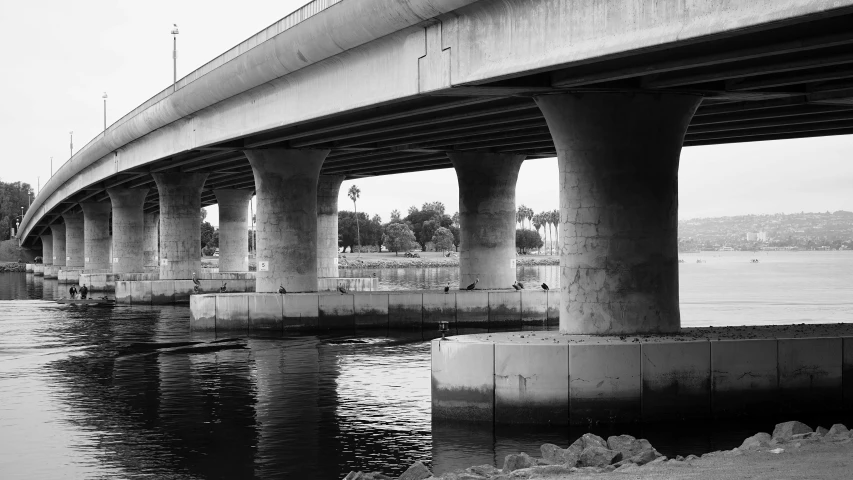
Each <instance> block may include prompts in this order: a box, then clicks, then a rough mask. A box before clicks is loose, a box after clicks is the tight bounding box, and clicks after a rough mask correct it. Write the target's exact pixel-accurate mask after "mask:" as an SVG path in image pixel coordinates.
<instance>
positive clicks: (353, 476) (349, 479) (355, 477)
mask: <svg viewBox="0 0 853 480" xmlns="http://www.w3.org/2000/svg"><path fill="white" fill-rule="evenodd" d="M362 475H364V473H362V472H356V471H354V470H350V472H349V473H348V474H347V476H346V477H344V480H361V477H362Z"/></svg>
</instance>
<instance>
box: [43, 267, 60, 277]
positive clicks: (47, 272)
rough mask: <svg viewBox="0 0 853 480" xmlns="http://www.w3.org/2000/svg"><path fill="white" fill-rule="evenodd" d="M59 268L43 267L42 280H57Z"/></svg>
mask: <svg viewBox="0 0 853 480" xmlns="http://www.w3.org/2000/svg"><path fill="white" fill-rule="evenodd" d="M60 268H61V267H60V266H59V265H45V266H44V278H47V279H48V280H51V279H52V280H57V279H58V278H59V269H60Z"/></svg>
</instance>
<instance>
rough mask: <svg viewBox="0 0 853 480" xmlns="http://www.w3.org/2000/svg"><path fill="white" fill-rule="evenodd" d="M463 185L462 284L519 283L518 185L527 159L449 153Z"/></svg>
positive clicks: (506, 285)
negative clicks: (516, 272) (521, 169)
mask: <svg viewBox="0 0 853 480" xmlns="http://www.w3.org/2000/svg"><path fill="white" fill-rule="evenodd" d="M447 156H448V157H450V161H451V162H453V168H455V169H456V178H457V181H458V182H459V223H460V227H461V228H460V235H461V238H460V240H461V241H460V247H461V248H460V253H459V285H460V287H461V288H465V287H467V286H468V285H469V284H471V283H474V282H475V281H476V280H477V279H478V278H479V279H480V281H479V283H477V289H489V288H512V284H513V283H515V280H516V275H515V219H516V217H515V183H516V180H518V169H519V168H521V162H523V161H524V158H525V157H524V155H501V154H494V153H448V154H447Z"/></svg>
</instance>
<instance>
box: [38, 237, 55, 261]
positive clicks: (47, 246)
mask: <svg viewBox="0 0 853 480" xmlns="http://www.w3.org/2000/svg"><path fill="white" fill-rule="evenodd" d="M45 231H49V230H45ZM39 236H40V237H41V263H42V265H53V236H52V235H51V234H50V233H46V234H42V235H39Z"/></svg>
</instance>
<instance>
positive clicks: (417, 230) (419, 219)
mask: <svg viewBox="0 0 853 480" xmlns="http://www.w3.org/2000/svg"><path fill="white" fill-rule="evenodd" d="M356 218H357V219H358V225H356ZM359 234H360V235H359ZM459 239H460V237H459V214H458V213H454V214H453V216H450V215H448V214H447V213H446V211H445V207H444V204H443V203H441V202H427V203H424V204H423V205H422V206H421V208H418V207H414V206H413V207H410V208H409V211H408V214H407V215H406V216H405V217H404V216H402V214H401V213H400V211H399V210H394V211H392V212H391V219H390V221H388V222H385V223H383V222H382V218H381V217H380V216H379V215H373V216H372V217H368V215H367V214H365V213H363V212H358V215H356V213H355V212H350V211H340V212H338V245H339V246H340V247H343V251H344V252H346V251H347V250H349V251H350V252H353V251H355V250H354V249H356V248H358V246H359V243H360V244H361V248H362V251H377V252H378V251H380V250H381V249H382V246H383V245H384V246H385V248H386V249H387V250H389V251H392V252H402V251H407V250H411V249H413V248H417V247H420V249H421V250H424V251H426V250H428V249H429V247H432V248H433V249H435V250H441V251H447V250H451V249H456V250H458V248H459ZM359 241H360V242H359Z"/></svg>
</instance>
